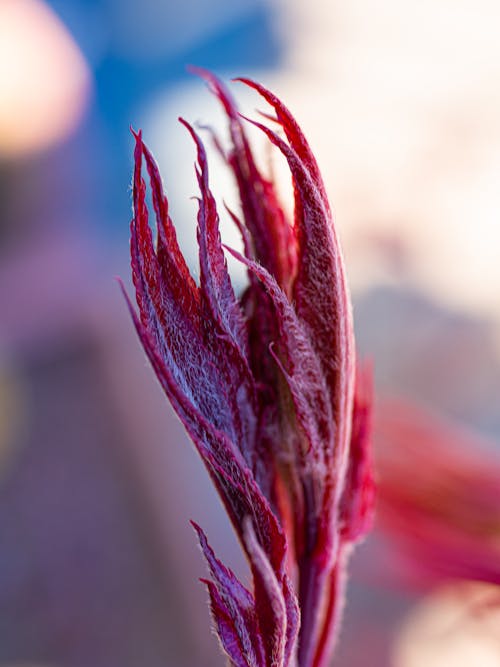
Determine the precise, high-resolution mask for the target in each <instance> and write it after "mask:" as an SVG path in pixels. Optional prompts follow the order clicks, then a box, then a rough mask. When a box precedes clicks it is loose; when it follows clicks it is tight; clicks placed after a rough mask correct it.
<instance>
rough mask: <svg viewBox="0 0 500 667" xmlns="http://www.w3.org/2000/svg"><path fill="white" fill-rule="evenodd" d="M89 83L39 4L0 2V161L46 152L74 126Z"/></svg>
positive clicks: (72, 46) (68, 41)
mask: <svg viewBox="0 0 500 667" xmlns="http://www.w3.org/2000/svg"><path fill="white" fill-rule="evenodd" d="M90 88H91V77H90V73H89V70H88V67H87V65H86V63H85V60H84V58H83V55H82V53H81V51H80V50H79V48H78V46H77V44H76V43H75V42H74V40H73V39H72V37H71V35H70V34H69V32H68V31H67V29H66V27H65V26H64V25H63V24H62V23H61V21H60V20H59V19H58V17H57V16H56V15H55V14H54V13H53V12H52V10H51V9H50V8H49V7H48V6H47V5H46V4H45V3H43V2H41V1H39V0H1V2H0V91H1V94H0V157H4V158H12V157H15V156H19V155H26V154H28V153H32V152H35V151H39V150H43V149H45V148H48V147H50V146H52V145H54V144H56V143H58V142H59V141H61V140H63V139H65V138H66V137H67V136H68V135H69V134H70V133H71V132H72V131H73V130H74V129H75V127H76V126H77V125H78V123H79V121H80V120H81V118H82V115H83V112H84V110H85V108H86V106H87V101H88V98H89V93H90Z"/></svg>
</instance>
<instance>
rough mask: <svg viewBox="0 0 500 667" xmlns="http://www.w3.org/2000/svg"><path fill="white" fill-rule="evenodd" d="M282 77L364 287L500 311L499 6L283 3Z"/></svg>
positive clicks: (450, 0) (353, 271)
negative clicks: (409, 289) (397, 285)
mask: <svg viewBox="0 0 500 667" xmlns="http://www.w3.org/2000/svg"><path fill="white" fill-rule="evenodd" d="M282 9H283V14H282V18H283V22H282V23H281V24H280V25H281V27H282V30H283V31H284V34H285V36H286V38H287V40H288V43H289V45H290V48H289V49H288V52H287V58H288V62H287V64H286V66H285V70H286V71H288V72H289V74H287V73H286V71H285V73H284V74H283V75H280V76H278V77H277V80H275V81H272V85H273V86H274V87H275V88H276V89H277V91H278V92H279V94H280V95H282V96H283V98H284V99H286V100H287V103H288V104H289V105H290V107H291V108H292V109H293V110H294V112H295V113H296V114H297V117H298V118H299V120H300V122H301V124H302V126H303V127H304V129H305V130H306V132H307V135H308V137H309V139H310V141H311V144H312V145H313V147H314V149H315V152H316V154H317V156H318V159H319V161H320V164H321V167H322V169H323V173H324V176H325V181H326V183H327V186H328V188H329V192H330V193H331V197H332V200H333V203H334V208H335V211H336V215H337V221H338V224H339V226H340V228H341V233H342V237H343V240H344V244H345V246H346V252H347V255H348V260H349V269H350V277H351V282H352V283H353V285H354V286H355V287H356V286H358V287H360V286H363V285H367V284H370V283H371V282H373V281H374V280H376V279H379V278H380V277H383V278H384V279H387V280H397V281H401V280H402V279H404V280H410V281H411V282H416V283H417V284H418V285H419V286H421V287H422V288H424V289H425V290H426V291H428V292H429V293H431V295H432V296H434V297H435V298H436V297H437V298H438V299H442V300H444V301H445V302H447V303H448V304H450V305H453V306H456V307H460V308H466V309H469V310H471V311H475V312H483V313H485V312H486V313H490V314H494V315H495V316H498V315H499V314H500V310H499V308H500V301H499V299H498V286H499V285H500V262H499V261H498V247H499V245H500V123H499V122H498V118H499V114H500V42H499V40H498V34H499V31H500V5H499V4H498V3H497V2H495V1H494V0H458V1H457V0H441V1H440V2H433V1H432V0H424V1H422V2H418V3H416V2H411V1H409V0H404V1H402V2H401V1H397V0H379V2H368V3H367V2H362V1H360V0H353V1H351V2H348V3H346V2H340V1H334V2H331V1H330V0H311V1H308V2H306V1H305V0H294V1H292V2H287V3H282Z"/></svg>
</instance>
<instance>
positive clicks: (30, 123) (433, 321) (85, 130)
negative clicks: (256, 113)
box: [0, 0, 500, 667]
mask: <svg viewBox="0 0 500 667" xmlns="http://www.w3.org/2000/svg"><path fill="white" fill-rule="evenodd" d="M499 31H500V7H499V5H498V3H497V2H494V1H493V0H474V1H473V0H454V1H453V2H452V1H451V0H440V1H439V2H435V1H433V2H431V0H423V1H421V2H418V3H415V2H410V1H409V0H400V1H399V2H396V1H395V0H379V2H377V3H366V2H361V1H360V0H352V1H351V2H349V3H345V2H340V1H339V0H333V1H332V0H330V1H327V0H308V1H307V2H306V0H287V1H285V0H281V1H280V0H274V1H273V0H238V2H234V1H230V0H212V2H210V3H207V2H202V1H201V0H183V2H182V3H177V2H172V1H171V0H140V1H139V0H100V1H98V0H53V1H50V2H49V1H43V0H0V195H1V196H0V313H1V316H0V666H1V667H34V666H38V667H114V666H116V667H118V666H120V667H133V666H134V667H135V666H136V665H138V664H140V665H144V666H146V667H159V666H160V665H161V666H163V667H165V666H174V665H175V666H176V667H211V666H212V665H217V664H222V659H221V657H220V656H219V654H218V648H217V645H216V641H215V640H214V638H213V637H212V636H211V634H210V629H209V620H208V610H207V605H206V595H205V592H204V590H203V587H202V585H201V584H200V583H199V582H198V580H197V578H198V577H199V576H203V575H204V574H205V570H204V564H203V562H202V559H201V557H200V554H199V552H198V548H197V546H196V541H195V537H194V534H193V533H192V530H191V528H190V526H189V519H190V518H192V519H195V520H196V521H197V522H199V523H200V524H201V525H202V526H203V527H204V528H205V530H206V532H207V534H208V536H209V538H210V540H211V542H212V543H213V546H214V548H215V549H216V551H217V553H218V554H219V555H220V556H221V557H223V559H224V560H225V561H226V562H228V563H229V564H230V565H232V566H233V567H234V568H235V569H237V570H238V571H241V568H242V564H241V556H240V554H239V551H238V547H237V545H236V543H235V540H234V538H233V537H232V535H231V534H230V532H229V529H228V522H227V521H226V519H225V517H224V514H223V512H222V510H221V508H220V504H219V502H218V500H217V499H216V497H215V494H214V492H213V491H212V490H211V488H210V486H209V484H208V482H207V480H206V479H205V473H204V470H203V469H202V466H201V464H200V463H199V461H198V460H197V458H196V456H195V454H194V452H193V450H192V447H191V446H190V445H189V443H188V442H187V439H186V436H185V435H184V432H183V429H182V427H181V426H180V425H179V423H178V422H177V420H176V418H175V417H174V416H173V415H172V412H171V410H170V408H169V406H168V405H167V403H166V401H165V399H164V397H163V396H162V395H161V392H160V390H159V388H158V387H157V384H156V381H155V379H154V377H153V373H152V371H151V370H150V368H149V367H148V365H147V363H146V361H145V358H144V355H143V353H142V351H141V349H140V346H139V344H138V342H137V340H136V337H135V334H134V332H133V330H132V326H131V323H130V319H129V316H128V314H127V312H126V309H125V306H124V302H123V298H122V297H121V295H120V293H119V289H118V287H117V284H116V281H115V279H114V278H115V276H121V277H122V278H123V279H124V280H125V282H126V284H127V285H128V286H129V287H130V283H129V267H128V224H129V221H130V217H131V189H130V182H131V169H132V160H131V157H132V137H131V134H130V132H129V126H130V125H132V126H133V127H134V128H142V129H143V131H144V137H145V140H146V142H147V143H148V144H149V145H150V147H151V149H152V151H153V153H154V154H155V155H156V157H157V159H158V161H159V163H160V166H161V169H162V174H163V179H164V182H165V185H166V189H167V193H168V195H169V198H170V200H171V210H172V216H173V218H174V221H175V222H176V225H177V227H178V229H179V235H180V237H181V244H182V245H183V248H184V249H185V252H186V254H187V255H188V256H189V257H190V259H191V263H192V266H193V269H194V270H196V269H195V266H196V249H195V244H194V239H195V213H196V204H195V202H193V201H192V200H191V199H190V197H192V195H195V194H196V187H195V178H194V171H193V162H194V150H193V146H192V144H191V142H190V141H189V140H188V138H187V136H186V132H185V131H184V129H183V128H182V127H181V126H180V125H179V124H178V122H177V117H178V116H179V115H182V116H184V117H185V118H186V119H187V120H189V121H192V122H196V121H200V122H201V123H207V124H210V125H212V126H213V127H216V128H221V129H222V130H223V128H224V124H223V122H222V119H221V116H220V113H219V110H218V108H217V105H216V104H215V102H214V101H213V100H212V99H211V98H210V95H209V94H208V93H207V92H206V90H205V87H204V85H203V84H202V83H200V82H199V81H197V80H196V79H195V78H194V77H193V76H191V75H189V74H188V73H187V72H186V69H185V66H186V65H187V64H190V63H191V64H195V65H200V66H203V67H207V68H210V69H212V70H214V71H215V72H216V73H217V74H219V75H220V76H222V77H223V78H224V79H226V80H228V79H229V78H231V77H233V76H237V75H245V76H250V77H253V78H257V79H259V80H261V81H262V82H263V83H264V84H266V85H267V86H269V87H271V88H272V89H273V90H274V91H275V92H276V93H277V94H278V95H279V96H280V97H281V98H282V99H283V100H285V101H286V103H287V105H288V106H289V107H290V108H291V109H292V111H293V112H294V114H295V115H296V117H297V119H298V120H299V122H300V124H301V125H302V127H303V129H304V131H305V133H306V135H307V136H308V138H309V140H310V143H311V145H312V147H313V149H314V151H315V152H316V154H317V157H318V160H319V163H320V166H321V168H322V170H323V174H324V178H325V181H326V184H327V187H328V190H329V193H330V196H331V200H332V202H333V206H334V211H335V215H336V219H337V224H338V227H339V230H340V235H341V238H342V241H343V244H344V248H345V253H346V258H347V265H348V272H349V277H350V280H351V285H352V288H353V293H354V301H355V320H356V330H357V337H358V344H359V348H360V350H361V352H362V354H363V355H366V356H369V357H371V358H373V360H374V363H375V368H376V384H377V389H378V390H379V393H380V395H384V394H387V395H396V394H397V395H399V396H401V395H404V396H406V397H408V398H410V399H413V400H416V401H418V402H419V403H422V404H426V405H428V406H431V407H432V408H433V409H434V410H436V411H439V412H441V413H443V414H444V415H446V416H447V417H450V418H454V419H459V420H460V421H462V422H464V423H467V424H468V425H469V427H471V428H473V429H474V430H475V431H477V433H480V434H481V436H482V437H484V438H489V439H490V440H491V442H493V443H498V442H500V411H499V410H498V405H499V398H500V373H499V366H500V355H499V350H500V327H499V323H500V301H499V298H498V292H499V289H498V288H499V285H500V261H499V258H500V255H499V251H498V247H499V240H500V225H499V223H500V188H499V184H500V124H499V122H498V118H499V113H500V45H499V42H498V34H499ZM233 88H234V92H235V94H236V95H237V97H238V99H239V100H240V102H241V106H242V107H244V109H245V112H246V113H248V114H250V115H251V114H252V113H253V110H254V108H255V106H259V104H260V101H258V100H257V99H256V97H255V96H253V95H251V94H249V93H248V92H246V91H245V90H244V89H243V87H242V86H237V84H234V86H233ZM276 171H277V173H278V176H279V178H280V179H281V178H283V179H284V176H282V174H285V173H286V172H285V170H284V169H283V165H282V164H281V163H280V162H279V160H278V162H277V165H276ZM212 184H213V188H214V191H215V194H216V196H217V198H218V201H219V202H221V201H222V198H224V199H225V200H227V201H229V202H230V201H231V198H233V199H234V188H233V185H232V183H231V181H230V179H229V178H228V176H227V174H225V173H224V172H223V171H222V170H221V168H220V165H218V164H217V162H216V161H214V169H213V171H212ZM282 187H283V192H284V193H285V196H286V193H287V192H288V191H289V190H287V188H288V189H289V184H288V183H287V182H286V179H285V180H283V186H282ZM226 233H227V236H226V239H229V242H230V243H233V244H236V242H237V241H236V240H235V239H234V238H233V236H232V235H234V232H233V231H232V230H231V229H230V228H228V229H227V230H226ZM235 280H236V281H238V282H240V284H241V281H242V276H241V275H235ZM495 446H496V445H495V444H493V445H491V447H493V448H494V447H495ZM382 542H383V538H381V537H380V536H378V534H377V533H376V534H375V535H374V537H372V538H370V539H369V540H368V541H367V543H366V544H365V545H363V546H362V547H360V548H359V550H358V552H357V555H356V558H355V562H354V563H353V567H352V570H353V577H352V580H351V584H350V588H349V596H348V604H347V613H346V618H345V623H344V627H343V631H342V634H341V637H340V643H339V647H338V654H337V658H336V662H335V664H336V665H338V667H360V666H361V665H366V664H367V663H366V659H367V658H366V656H367V654H368V655H369V656H370V665H371V666H372V667H385V666H386V665H391V666H393V667H423V666H424V665H425V666H426V667H433V666H434V665H435V664H436V665H437V664H439V665H443V664H447V665H451V664H453V665H456V666H457V667H459V666H460V665H461V664H462V662H461V660H464V659H465V658H464V656H465V657H466V658H467V660H468V662H466V663H465V662H464V663H463V664H467V665H470V664H474V665H478V666H479V667H489V666H490V665H498V664H500V645H499V642H498V639H495V637H494V635H495V633H494V632H484V631H483V630H484V628H483V630H481V631H479V630H478V628H477V627H476V626H475V625H474V623H472V621H471V622H470V623H469V622H467V623H466V622H465V621H463V619H462V621H463V622H459V621H457V619H456V618H455V617H458V616H460V613H459V612H460V605H461V604H462V605H463V604H470V600H471V599H474V600H475V599H476V597H475V596H477V595H480V594H481V591H480V590H479V589H473V590H472V589H471V590H472V593H471V595H469V597H468V598H467V600H468V602H467V603H464V602H463V598H464V596H461V595H458V594H456V590H455V589H453V588H452V589H450V588H449V587H448V588H446V589H443V588H437V589H436V588H434V589H433V590H431V591H430V590H429V589H425V590H421V589H419V588H418V587H411V586H404V587H403V586H401V584H400V582H399V581H398V579H397V577H396V576H395V575H394V576H393V572H392V567H393V563H392V561H391V562H388V561H387V560H386V559H385V557H386V555H387V551H384V546H383V544H382ZM384 554H385V555H384ZM457 610H458V611H457ZM457 615H458V616H457ZM436 619H437V620H436ZM450 619H451V620H450ZM496 620H497V625H496V626H495V627H496V628H497V629H498V619H496ZM450 633H451V634H450ZM453 633H455V634H453ZM498 636H499V633H498V632H496V637H497V638H498ZM360 637H362V641H361V640H360ZM457 637H460V642H458V641H457ZM457 646H458V647H459V654H458V655H457V653H456V651H457ZM367 652H368V653H367Z"/></svg>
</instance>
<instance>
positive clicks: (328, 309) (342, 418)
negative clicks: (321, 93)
mask: <svg viewBox="0 0 500 667" xmlns="http://www.w3.org/2000/svg"><path fill="white" fill-rule="evenodd" d="M196 71H197V73H198V74H200V75H201V76H202V77H203V78H204V79H205V80H206V81H207V82H208V84H209V86H210V88H211V89H212V91H213V92H214V94H215V95H216V96H217V98H218V99H219V100H220V102H221V104H222V106H223V109H224V111H225V113H226V115H227V118H228V124H229V136H230V148H229V150H228V151H226V150H225V149H224V148H223V147H222V143H221V142H220V140H219V139H218V138H215V142H216V146H217V150H218V151H219V152H220V153H221V155H223V157H224V158H225V159H226V161H227V165H228V168H229V169H230V170H231V171H232V174H233V176H234V180H235V184H236V187H237V190H238V193H239V197H240V206H241V213H235V212H232V211H228V215H229V216H230V218H231V219H232V220H233V222H234V223H235V224H236V225H237V227H238V229H239V230H240V232H241V236H242V239H243V245H244V255H240V254H239V253H236V252H235V251H233V250H230V249H227V250H229V252H231V253H232V254H233V255H234V256H235V257H237V258H238V259H239V260H240V261H241V262H243V263H244V264H245V266H246V268H247V270H248V277H249V284H248V287H247V288H246V289H245V291H244V293H243V294H242V295H241V296H237V295H236V294H235V291H234V289H233V286H232V283H231V278H230V275H229V271H228V267H227V261H226V257H225V252H224V249H225V246H224V245H223V244H222V241H221V236H220V230H219V213H218V210H217V205H216V202H215V199H214V197H213V194H212V192H211V190H210V185H209V174H208V162H207V155H206V152H205V148H204V145H203V142H202V141H201V139H200V137H199V135H198V134H197V133H196V132H195V131H194V129H193V128H192V127H191V126H190V125H189V124H188V123H187V122H186V121H184V120H181V122H182V123H183V125H184V126H185V127H186V128H187V130H188V132H189V133H190V134H191V137H192V138H193V140H194V142H195V146H196V153H197V166H196V176H197V180H198V186H199V189H200V198H199V200H198V201H199V207H198V229H197V239H198V246H199V261H200V282H199V285H197V284H196V283H195V281H194V280H193V278H192V276H191V274H190V271H189V269H188V267H187V265H186V262H185V260H184V257H183V256H182V253H181V251H180V249H179V245H178V243H177V239H176V234H175V229H174V226H173V223H172V221H171V219H170V217H169V213H168V201H167V198H166V196H165V194H164V193H163V188H162V184H161V178H160V175H159V172H158V168H157V166H156V164H155V162H154V159H153V157H152V155H151V153H150V152H149V150H148V149H147V148H146V147H145V146H144V144H143V142H142V136H141V134H140V133H138V134H136V135H135V136H136V147H135V169H134V193H133V199H134V218H133V220H132V224H131V258H132V276H133V281H134V286H135V290H136V301H137V306H138V310H139V315H137V314H136V313H135V311H134V309H133V307H132V306H131V304H130V303H129V307H130V310H131V313H132V317H133V320H134V323H135V326H136V329H137V332H138V335H139V337H140V340H141V342H142V344H143V347H144V350H145V351H146V354H147V355H148V357H149V360H150V362H151V365H152V366H153V369H154V370H155V372H156V375H157V377H158V379H159V381H160V384H161V386H162V387H163V390H164V391H165V394H166V395H167V397H168V398H169V400H170V402H171V403H172V405H173V407H174V409H175V411H176V412H177V414H178V416H179V418H180V419H181V420H182V422H183V424H184V426H185V428H186V430H187V432H188V433H189V435H190V437H191V439H192V440H193V442H194V444H195V446H196V448H197V450H198V452H199V454H200V456H201V457H202V459H203V462H204V464H205V466H206V468H207V471H208V473H209V475H210V477H211V479H212V481H213V483H214V484H215V486H216V488H217V490H218V492H219V494H220V496H221V498H222V501H223V503H224V506H225V508H226V510H227V512H228V515H229V517H230V519H231V521H232V524H233V526H234V529H235V531H236V534H237V535H238V538H239V540H240V542H241V545H242V548H243V549H244V551H245V554H246V557H247V559H248V563H249V566H250V572H251V576H252V590H247V588H245V587H244V586H243V585H242V584H241V582H239V581H238V579H237V578H236V577H235V575H234V574H233V573H232V572H231V571H230V570H229V569H227V568H226V567H225V566H224V565H223V564H222V563H221V562H220V561H219V560H218V559H217V558H216V557H215V555H214V553H213V551H212V549H211V548H210V546H209V544H208V542H207V539H206V537H205V535H204V533H203V532H202V531H201V529H200V528H199V527H198V526H196V525H195V528H196V530H197V533H198V537H199V540H200V545H201V548H202V551H203V553H204V555H205V558H206V560H207V563H208V567H209V570H210V573H211V576H212V580H211V581H206V582H205V583H206V585H207V589H208V594H209V598H210V606H211V611H212V616H213V619H214V623H215V626H216V629H217V633H218V636H219V639H220V642H221V646H222V648H223V650H224V651H225V653H226V655H227V656H228V657H229V660H230V663H231V665H235V666H236V667H325V666H326V664H327V663H328V660H329V658H330V655H331V652H332V649H333V644H334V640H335V637H336V635H337V633H338V628H339V624H340V617H341V610H342V605H343V596H344V585H345V566H346V561H347V558H348V555H349V553H350V551H351V546H352V544H353V543H354V542H355V541H357V540H358V539H359V538H360V537H362V535H363V534H364V533H365V532H366V530H367V529H368V527H369V524H370V519H371V513H372V507H373V480H372V473H371V454H370V442H371V441H370V428H371V417H370V415H371V392H370V383H369V377H368V376H369V373H368V372H367V371H364V372H359V373H358V376H357V379H356V383H355V367H356V361H355V352H354V338H353V329H352V318H351V306H350V298H349V293H348V290H347V287H346V278H345V271H344V265H343V260H342V255H341V250H340V247H339V244H338V240H337V236H336V233H335V229H334V225H333V220H332V216H331V212H330V205H329V203H328V199H327V197H326V193H325V188H324V185H323V182H322V179H321V175H320V172H319V169H318V166H317V164H316V161H315V159H314V156H313V154H312V152H311V150H310V148H309V146H308V144H307V142H306V140H305V138H304V136H303V134H302V132H301V130H300V128H299V127H298V125H297V123H296V121H295V120H294V119H293V117H292V116H291V114H290V112H289V111H288V110H287V109H286V108H285V107H284V105H283V104H282V103H281V102H280V101H279V100H278V99H277V98H276V97H275V96H274V95H273V94H272V93H270V92H269V91H267V90H266V89H265V88H263V87H262V86H260V85H259V84H256V83H253V82H251V81H248V80H243V81H244V82H245V83H246V84H247V85H249V86H251V87H252V88H254V89H255V90H257V92H258V93H259V94H260V95H262V96H263V98H264V99H265V100H266V101H267V102H268V103H269V104H270V105H271V106H272V107H273V108H274V111H275V113H276V118H274V119H272V120H273V121H274V122H276V123H277V124H278V126H279V127H280V128H281V129H282V130H283V131H284V133H285V137H286V140H285V139H283V138H282V137H281V136H279V135H278V134H277V133H276V132H275V131H273V130H271V129H269V128H268V127H266V126H265V125H263V124H261V123H255V124H256V125H257V126H258V127H259V128H260V129H261V130H262V131H263V132H264V133H265V135H266V136H267V137H268V139H269V140H270V142H271V144H272V145H274V146H276V147H277V148H278V149H279V151H280V152H281V154H282V155H283V156H284V158H285V159H286V161H287V163H288V166H289V169H290V174H291V178H292V182H293V187H294V193H295V194H294V197H295V211H294V223H293V224H292V223H290V221H288V220H287V217H286V215H285V213H284V209H283V207H282V206H281V204H280V202H279V200H278V197H277V194H276V188H275V186H274V184H273V183H272V180H271V179H269V178H267V177H265V176H263V175H262V174H261V172H260V170H259V169H258V167H257V164H256V160H255V158H254V156H253V153H252V148H251V146H250V143H249V141H248V139H247V137H246V134H245V129H244V120H243V118H242V117H241V116H240V115H239V113H238V110H237V108H236V105H235V103H234V101H233V99H232V97H231V96H230V95H229V93H228V91H227V90H226V88H225V87H224V86H223V85H222V83H221V82H220V81H218V80H217V79H216V78H215V77H214V76H213V75H212V74H210V73H209V72H206V71H204V70H196ZM263 115H264V117H269V116H268V115H266V114H263ZM143 160H144V161H145V163H146V168H147V172H148V176H149V183H150V187H151V190H152V201H153V208H154V211H155V217H156V225H157V238H156V243H155V242H153V236H152V232H151V229H150V226H149V219H148V210H147V206H146V183H145V181H144V179H143V177H142V162H143Z"/></svg>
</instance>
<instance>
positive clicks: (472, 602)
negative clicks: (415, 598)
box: [393, 583, 500, 667]
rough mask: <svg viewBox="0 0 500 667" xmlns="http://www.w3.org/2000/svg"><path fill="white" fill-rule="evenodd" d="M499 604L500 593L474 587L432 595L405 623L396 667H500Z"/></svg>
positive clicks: (447, 590)
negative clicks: (446, 666)
mask: <svg viewBox="0 0 500 667" xmlns="http://www.w3.org/2000/svg"><path fill="white" fill-rule="evenodd" d="M499 598H500V593H499V591H498V587H496V586H486V585H482V584H471V583H468V584H460V585H455V586H448V587H444V588H442V589H440V590H438V591H436V592H434V593H433V594H432V595H429V596H428V597H427V598H426V599H424V601H423V602H421V603H420V604H419V605H418V606H417V607H416V608H415V609H414V611H413V612H412V614H411V615H410V616H409V617H408V618H407V619H406V620H405V622H404V623H403V626H402V628H401V632H400V633H399V637H398V640H397V643H396V646H395V650H394V656H393V658H394V662H393V665H394V667H442V666H443V665H453V667H471V665H474V666H477V667H497V666H498V665H499V664H500V639H499V635H498V628H499V627H500V609H499V606H498V603H499Z"/></svg>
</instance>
